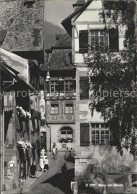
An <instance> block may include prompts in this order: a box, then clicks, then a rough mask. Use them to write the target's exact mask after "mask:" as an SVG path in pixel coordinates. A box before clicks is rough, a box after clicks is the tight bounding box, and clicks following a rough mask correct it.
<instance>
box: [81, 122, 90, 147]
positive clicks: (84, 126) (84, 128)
mask: <svg viewBox="0 0 137 194" xmlns="http://www.w3.org/2000/svg"><path fill="white" fill-rule="evenodd" d="M89 145H90V142H89V124H88V123H80V146H89Z"/></svg>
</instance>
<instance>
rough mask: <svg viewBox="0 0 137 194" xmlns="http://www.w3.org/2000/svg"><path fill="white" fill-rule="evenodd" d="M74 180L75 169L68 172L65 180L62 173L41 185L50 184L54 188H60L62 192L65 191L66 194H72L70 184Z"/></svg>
mask: <svg viewBox="0 0 137 194" xmlns="http://www.w3.org/2000/svg"><path fill="white" fill-rule="evenodd" d="M73 178H74V169H69V170H68V171H67V172H66V176H65V177H64V178H62V174H61V173H58V174H56V175H54V176H52V177H51V178H49V179H47V180H46V181H43V182H42V183H41V184H44V183H49V184H51V185H53V186H54V187H57V188H59V189H60V190H61V191H63V192H64V193H66V194H72V191H71V188H70V184H71V181H72V180H73Z"/></svg>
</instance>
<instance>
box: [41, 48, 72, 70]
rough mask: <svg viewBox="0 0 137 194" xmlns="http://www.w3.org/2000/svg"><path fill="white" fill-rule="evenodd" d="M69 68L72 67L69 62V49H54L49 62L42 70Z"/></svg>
mask: <svg viewBox="0 0 137 194" xmlns="http://www.w3.org/2000/svg"><path fill="white" fill-rule="evenodd" d="M47 69H48V70H70V69H73V66H72V64H71V49H55V50H53V51H52V56H51V58H50V59H49V62H48V63H46V65H45V66H44V67H43V68H42V70H47Z"/></svg>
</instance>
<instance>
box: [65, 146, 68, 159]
mask: <svg viewBox="0 0 137 194" xmlns="http://www.w3.org/2000/svg"><path fill="white" fill-rule="evenodd" d="M68 152H69V149H68V147H67V148H66V150H65V158H68Z"/></svg>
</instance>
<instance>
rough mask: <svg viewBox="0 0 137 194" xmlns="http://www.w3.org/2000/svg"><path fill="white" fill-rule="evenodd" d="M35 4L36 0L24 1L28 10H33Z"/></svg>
mask: <svg viewBox="0 0 137 194" xmlns="http://www.w3.org/2000/svg"><path fill="white" fill-rule="evenodd" d="M33 4H34V0H25V1H24V6H26V7H27V8H32V7H33Z"/></svg>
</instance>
